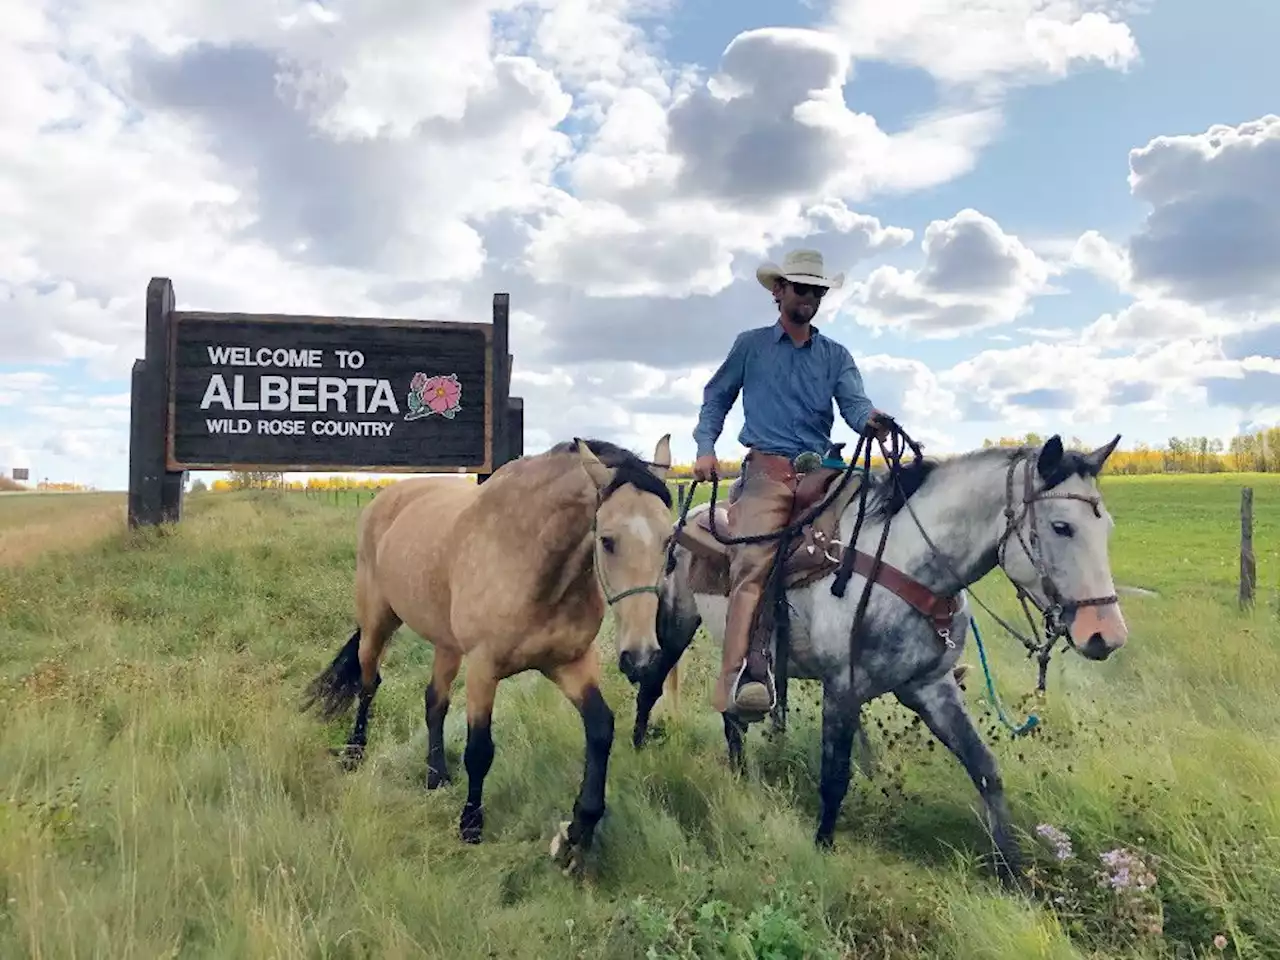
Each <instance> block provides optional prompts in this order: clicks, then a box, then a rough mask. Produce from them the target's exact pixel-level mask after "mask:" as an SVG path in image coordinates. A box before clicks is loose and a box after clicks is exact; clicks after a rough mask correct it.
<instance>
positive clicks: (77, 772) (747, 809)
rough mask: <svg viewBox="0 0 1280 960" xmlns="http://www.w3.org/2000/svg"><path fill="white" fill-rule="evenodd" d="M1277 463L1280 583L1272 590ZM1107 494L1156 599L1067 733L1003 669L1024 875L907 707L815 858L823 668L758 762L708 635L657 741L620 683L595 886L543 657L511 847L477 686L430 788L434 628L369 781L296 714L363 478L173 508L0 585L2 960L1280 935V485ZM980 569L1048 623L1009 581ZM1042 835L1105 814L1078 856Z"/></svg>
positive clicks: (387, 694) (513, 809)
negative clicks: (568, 865)
mask: <svg viewBox="0 0 1280 960" xmlns="http://www.w3.org/2000/svg"><path fill="white" fill-rule="evenodd" d="M1242 483H1252V484H1253V486H1254V487H1255V490H1256V497H1255V510H1256V512H1257V532H1256V541H1257V545H1258V548H1259V557H1258V567H1259V582H1260V585H1261V591H1260V596H1259V606H1258V608H1257V609H1256V610H1254V611H1251V612H1245V613H1241V612H1239V611H1237V610H1236V608H1235V580H1234V577H1235V573H1236V569H1237V563H1238V561H1237V557H1236V550H1237V545H1238V524H1239V521H1238V496H1239V494H1238V490H1239V486H1240V485H1241V484H1242ZM1104 490H1105V494H1106V497H1107V500H1108V505H1109V507H1110V508H1111V510H1112V512H1113V513H1114V515H1115V516H1116V520H1117V524H1118V526H1117V530H1116V533H1115V537H1114V541H1113V548H1112V560H1113V569H1114V571H1115V574H1116V577H1117V579H1118V580H1119V581H1120V582H1121V583H1123V584H1130V585H1137V586H1142V587H1147V588H1149V589H1151V590H1154V591H1156V592H1157V593H1158V596H1126V597H1125V598H1124V602H1125V613H1126V616H1127V618H1128V620H1129V624H1130V629H1131V640H1130V643H1129V645H1128V646H1127V647H1126V648H1125V650H1124V651H1122V653H1121V654H1120V655H1118V656H1117V657H1115V658H1113V660H1112V661H1111V662H1108V663H1105V664H1092V663H1087V662H1084V661H1083V660H1081V659H1080V658H1074V657H1067V656H1062V657H1059V658H1058V659H1057V660H1055V662H1054V665H1053V666H1052V668H1051V670H1050V677H1049V691H1048V696H1047V698H1046V702H1045V703H1043V704H1037V705H1036V707H1035V708H1036V710H1037V711H1038V712H1039V713H1040V714H1041V716H1042V719H1043V730H1044V732H1043V733H1042V734H1040V735H1038V736H1036V737H1032V738H1024V739H1021V740H1016V741H1014V740H1010V739H1009V738H1008V736H1007V735H1006V733H1005V732H1004V731H1002V730H1001V729H1000V728H998V726H997V724H996V722H995V721H994V720H993V719H992V717H991V716H990V713H989V711H988V710H987V709H986V705H985V704H984V702H983V701H984V698H983V696H982V692H983V691H982V685H981V684H975V683H973V682H970V683H969V687H970V690H969V693H968V698H969V701H970V704H971V706H972V707H973V709H974V710H975V712H977V713H978V714H979V715H982V716H983V717H984V720H983V723H984V726H985V728H986V730H987V735H988V737H989V739H990V740H991V742H992V743H993V744H994V748H995V750H996V752H997V755H998V756H999V758H1000V762H1001V766H1002V771H1003V774H1004V779H1005V783H1006V788H1007V791H1008V794H1009V799H1010V803H1011V805H1012V807H1013V811H1014V814H1015V817H1016V818H1017V820H1018V823H1019V825H1020V826H1021V828H1022V829H1023V830H1025V831H1026V833H1027V837H1026V839H1025V840H1024V843H1025V844H1026V846H1027V848H1028V849H1029V850H1030V851H1032V852H1034V854H1035V866H1036V873H1035V885H1034V888H1033V890H1032V892H1031V893H1030V894H1028V895H1023V896H1013V895H1010V894H1007V893H1005V892H1003V891H1001V890H1000V889H999V887H998V886H996V885H995V884H994V883H993V882H992V881H991V880H990V879H989V878H988V876H987V875H986V874H985V873H984V872H983V871H982V870H981V869H980V867H979V866H978V864H977V857H978V855H980V854H982V853H983V852H985V851H986V849H987V844H986V839H985V837H984V835H983V832H982V829H981V827H980V825H979V821H978V819H977V815H976V796H975V793H974V791H973V788H972V786H971V785H970V784H969V782H968V779H967V777H966V776H965V774H964V773H963V771H962V770H961V768H960V767H959V765H958V764H957V763H956V762H955V761H954V760H953V759H952V758H951V757H950V756H949V755H948V754H946V753H945V751H944V750H942V749H941V748H940V747H938V746H936V745H932V746H931V741H930V740H929V738H928V737H927V736H926V735H924V734H923V733H922V731H921V729H920V727H919V726H918V725H916V724H913V723H911V720H910V717H909V715H907V714H906V712H905V711H903V710H901V709H900V708H898V707H896V705H893V704H891V703H889V702H880V703H877V704H876V705H875V706H874V707H873V708H872V709H871V711H870V714H869V717H868V720H867V722H868V726H869V729H870V732H871V736H872V741H873V743H874V744H875V745H876V749H877V752H878V766H877V771H876V774H875V777H874V778H873V779H871V780H867V779H865V778H863V777H861V776H858V777H855V781H854V784H853V786H852V788H851V790H850V794H849V798H848V800H847V802H846V804H845V808H844V812H843V815H842V817H841V820H840V824H839V828H838V832H837V841H836V849H835V851H834V852H832V853H820V852H818V851H817V850H815V849H814V848H813V844H812V832H813V826H814V817H815V813H816V785H817V771H818V767H819V755H818V754H819V744H818V710H817V704H818V694H817V691H816V690H815V689H813V688H812V687H811V686H810V685H808V684H803V683H796V684H795V685H794V687H793V691H792V702H793V704H794V706H795V709H794V713H795V718H794V719H793V721H792V723H791V726H790V730H789V733H788V734H787V736H786V738H785V739H784V740H780V741H774V742H771V741H770V740H769V739H768V738H767V736H766V734H765V733H764V732H761V731H760V730H759V728H755V729H754V731H753V733H752V734H751V735H750V737H749V740H748V748H747V752H748V761H749V775H748V777H747V779H746V780H745V781H742V782H739V781H735V780H734V779H733V778H732V777H731V776H730V775H729V773H728V772H727V769H726V766H725V763H724V743H723V737H722V733H721V728H720V723H719V719H718V717H716V716H715V715H714V714H713V713H712V712H711V710H710V707H709V704H708V695H709V690H710V682H711V677H712V673H713V669H714V657H715V653H714V651H712V650H710V649H709V648H708V647H709V645H708V644H706V642H705V640H700V642H698V643H697V644H695V647H694V650H693V652H692V653H691V655H690V657H689V658H687V661H686V662H687V663H688V670H687V672H686V674H685V687H684V692H683V695H682V707H681V710H680V712H679V713H678V714H673V713H672V712H671V711H670V710H666V711H665V712H663V711H662V708H660V713H661V722H662V727H661V730H660V731H659V735H658V736H657V738H656V740H655V742H654V743H653V744H652V745H651V746H649V747H647V748H646V749H645V750H644V751H641V752H639V753H637V752H635V751H633V750H632V749H631V747H630V744H629V739H628V737H627V735H626V734H627V732H628V731H629V728H630V722H631V719H632V717H633V716H634V694H633V693H632V691H631V690H630V689H629V687H628V686H627V685H626V683H625V681H623V680H622V679H621V677H620V676H618V675H617V673H616V671H614V670H612V669H610V670H609V671H608V673H607V675H606V696H607V697H608V699H609V701H610V703H611V704H612V705H613V707H614V709H615V711H616V712H617V714H618V718H619V736H618V738H617V741H616V743H615V747H614V754H613V762H612V764H611V767H610V781H609V794H608V799H609V812H608V814H607V816H606V819H605V821H604V823H603V825H602V829H601V831H600V835H599V849H598V851H597V856H596V858H595V860H594V861H593V863H592V865H591V872H590V874H589V875H588V877H587V878H586V880H585V881H584V882H583V883H581V884H578V883H574V882H572V881H570V880H569V879H567V878H565V877H564V876H562V875H561V874H560V873H559V872H558V871H557V870H556V869H555V867H554V865H553V864H552V863H551V862H550V860H549V859H548V857H547V855H546V851H547V844H548V841H549V839H550V836H551V834H552V832H553V830H554V828H555V825H556V824H557V822H558V821H559V820H560V819H562V818H565V817H566V815H567V812H568V810H569V807H570V805H571V803H572V799H573V795H574V792H575V791H576V789H577V784H578V779H579V777H580V772H581V756H582V733H581V725H580V722H579V721H578V718H577V717H576V715H575V714H574V713H573V711H572V709H571V708H570V706H569V705H568V704H567V703H566V702H565V701H564V700H563V698H562V697H561V696H560V694H559V693H558V692H556V691H555V690H554V689H553V688H552V687H551V685H550V684H549V683H547V682H546V681H544V680H542V679H541V678H538V677H534V676H527V677H522V678H519V679H516V680H514V681H508V682H506V683H504V684H503V685H502V686H501V687H500V689H499V692H498V698H497V703H496V707H495V716H494V738H495V742H496V748H497V753H496V758H495V762H494V766H493V771H492V773H491V775H490V777H489V780H488V782H487V789H486V842H485V843H484V844H482V845H481V846H479V847H468V846H464V845H463V844H461V843H460V842H459V841H458V840H457V833H456V823H457V816H458V812H459V810H460V808H461V803H462V796H463V791H464V789H465V777H464V776H463V775H462V774H463V768H462V766H461V756H460V754H461V749H462V745H463V742H464V737H465V723H464V716H463V713H464V711H463V706H462V700H463V697H462V686H461V685H462V680H461V678H460V679H459V685H458V688H457V689H458V693H457V695H456V697H455V705H454V708H453V709H452V710H451V712H450V715H449V719H448V723H447V724H446V736H447V738H448V751H447V752H448V755H449V761H450V763H451V765H452V766H453V769H454V770H455V782H454V785H453V786H451V787H448V788H446V789H443V790H440V791H436V792H433V793H430V794H428V793H427V792H426V791H425V790H424V789H423V786H422V784H423V778H424V775H425V735H424V730H423V720H422V691H423V687H424V684H425V683H426V681H427V679H428V677H429V675H430V662H431V649H430V647H429V646H428V645H427V644H425V643H423V642H421V641H420V640H419V639H418V638H416V637H415V636H413V635H412V634H411V633H408V632H407V631H402V632H401V634H400V635H399V636H398V637H397V638H396V639H395V641H394V642H393V644H392V647H391V650H390V652H389V654H388V658H387V661H386V665H385V668H384V670H383V677H384V683H383V686H382V688H381V690H380V691H379V694H378V700H377V703H376V705H375V708H374V717H373V723H372V728H371V744H370V756H369V760H368V762H367V763H366V765H365V766H364V767H363V768H362V769H361V770H360V771H359V772H357V773H354V774H344V773H341V772H340V771H339V770H338V769H337V768H336V766H335V764H334V762H333V758H332V757H331V756H330V755H329V753H328V748H329V747H330V746H332V745H335V744H338V743H340V742H341V741H342V739H343V737H344V736H345V734H346V724H345V723H335V724H333V725H331V726H322V725H321V724H319V723H318V722H317V721H315V720H314V719H312V718H310V717H307V716H302V715H299V714H298V713H297V711H296V709H295V706H296V704H297V702H298V700H299V695H300V692H301V689H302V687H303V685H304V683H305V681H306V680H307V679H308V678H309V677H310V676H311V675H313V674H314V673H315V672H316V671H317V670H319V669H320V668H321V667H322V666H323V665H324V663H326V662H327V660H328V659H329V658H330V657H331V656H332V654H333V652H334V650H335V649H336V647H337V646H338V645H339V644H340V643H341V642H342V641H343V640H344V639H345V637H346V636H347V634H348V633H349V631H350V620H351V602H350V592H351V574H352V570H353V567H354V550H353V529H354V526H353V525H354V520H355V515H356V508H355V506H354V503H355V501H354V499H352V500H350V501H346V500H339V502H337V503H335V502H334V501H332V500H313V499H308V498H307V497H305V496H304V495H298V494H281V493H264V492H252V491H249V492H243V493H232V494H218V495H212V494H210V495H201V496H195V497H192V498H191V499H190V501H189V504H188V508H187V514H186V518H185V519H184V521H183V523H182V524H181V525H180V526H179V527H178V528H176V529H174V530H171V531H167V532H159V531H146V532H142V533H138V534H132V535H123V534H117V535H114V536H112V537H110V538H108V539H107V540H105V541H101V542H98V543H96V544H94V545H92V546H88V547H78V548H77V549H76V550H75V551H74V552H69V553H62V554H51V555H47V556H45V557H44V558H42V559H41V560H39V561H37V562H35V563H30V564H25V565H22V566H19V567H16V568H12V569H4V570H0V637H3V639H4V644H3V647H0V684H2V686H0V690H2V692H0V697H2V698H3V701H2V702H0V707H3V709H4V723H5V725H4V733H3V736H0V956H3V957H6V958H8V957H42V958H43V957H63V956H67V957H71V956H75V957H81V956H86V957H87V956H103V957H159V956H201V957H203V956H214V957H224V956H225V957H259V956H264V957H265V956H271V957H276V956H284V957H294V956H296V957H366V956H377V957H423V956H427V957H481V958H485V957H497V956H500V957H553V956H569V957H591V958H597V957H609V958H611V960H612V958H628V957H636V958H641V957H695V956H697V957H719V956H734V957H761V958H763V957H770V958H774V957H806V958H807V957H895V958H898V957H901V958H907V957H955V958H1010V960H1012V958H1029V957H1047V958H1059V957H1061V958H1068V957H1071V958H1083V957H1091V958H1092V957H1156V956H1168V957H1175V956H1179V957H1181V956H1185V957H1193V956H1194V957H1203V956H1219V955H1224V954H1225V955H1228V956H1248V957H1268V956H1270V957H1274V956H1280V800H1278V799H1277V797H1280V790H1278V789H1277V788H1278V787H1280V755H1278V754H1277V753H1276V751H1275V749H1274V744H1275V743H1276V742H1277V738H1278V735H1280V710H1277V708H1276V706H1275V704H1276V699H1275V691H1276V690H1277V689H1280V621H1278V620H1277V618H1276V617H1275V616H1274V614H1273V608H1272V604H1273V603H1274V599H1275V598H1274V590H1275V588H1276V587H1277V586H1280V508H1278V507H1277V504H1278V503H1280V476H1267V477H1253V478H1249V477H1246V478H1244V479H1242V478H1241V477H1239V476H1232V477H1220V476H1219V477H1190V478H1178V477H1149V478H1146V477H1144V478H1128V477H1110V478H1108V479H1107V480H1106V481H1105V482H1104ZM700 492H705V489H703V490H701V491H700ZM978 589H979V591H980V592H981V593H982V595H983V597H984V599H987V600H988V602H992V603H993V604H995V605H996V606H997V607H998V608H999V609H1000V610H1001V612H1002V613H1004V612H1009V613H1013V612H1014V610H1015V607H1014V605H1013V604H1012V602H1011V597H1010V595H1009V591H1008V589H1007V587H1006V586H1005V585H1004V584H1002V583H1001V581H1000V580H999V579H998V578H997V577H993V578H992V579H991V580H990V581H988V582H985V583H983V584H981V585H980V586H979V588H978ZM982 625H983V627H984V637H985V639H986V640H987V644H988V654H989V656H990V658H991V660H992V662H993V665H994V669H995V671H996V679H997V683H998V685H999V688H1000V691H1001V693H1002V695H1003V696H1004V698H1005V700H1006V703H1007V705H1008V706H1009V708H1010V709H1012V710H1014V711H1015V712H1016V711H1018V710H1024V709H1027V708H1028V705H1026V704H1023V703H1022V702H1021V697H1020V695H1021V694H1022V693H1023V692H1024V691H1027V690H1029V689H1030V688H1031V687H1032V686H1033V684H1034V664H1032V663H1028V662H1027V661H1026V660H1025V659H1024V657H1023V655H1022V653H1021V647H1020V646H1019V645H1018V644H1017V643H1016V642H1015V641H1012V640H1010V639H1007V638H1005V637H1003V636H1002V635H1001V633H1000V631H999V629H998V628H997V627H996V625H995V624H994V623H990V622H987V621H986V620H983V621H982ZM601 642H602V644H604V645H605V646H606V647H608V646H609V645H610V640H609V636H608V630H607V627H606V630H605V632H604V634H603V635H602V638H601ZM970 659H971V660H972V661H973V662H975V663H976V656H975V655H971V657H970ZM606 662H610V663H611V662H612V660H611V658H607V659H606ZM1042 823H1044V824H1050V825H1052V826H1054V827H1056V828H1058V829H1060V830H1063V831H1065V832H1066V833H1067V834H1069V835H1070V842H1071V851H1070V853H1071V856H1070V857H1069V858H1068V859H1064V860H1059V859H1057V857H1056V856H1055V850H1054V846H1053V844H1052V843H1050V842H1048V841H1046V840H1044V839H1042V838H1039V837H1037V836H1036V835H1035V832H1034V831H1035V828H1036V827H1037V825H1039V824H1042ZM1115 848H1128V849H1131V850H1133V851H1136V852H1137V853H1138V854H1140V855H1141V856H1142V857H1144V858H1145V859H1146V860H1147V861H1148V862H1150V863H1153V865H1154V866H1153V870H1154V874H1155V877H1156V882H1155V886H1154V888H1153V889H1152V890H1151V891H1148V892H1145V893H1136V894H1135V893H1134V892H1133V891H1132V890H1128V891H1115V890H1113V889H1110V888H1104V887H1101V886H1099V885H1098V879H1099V875H1102V874H1105V873H1106V871H1107V868H1106V867H1105V866H1104V864H1103V863H1102V862H1101V861H1100V859H1099V858H1100V856H1101V855H1103V854H1105V853H1107V852H1108V851H1110V850H1112V849H1115ZM1215 937H1222V938H1223V941H1220V942H1222V943H1224V949H1223V950H1222V951H1221V952H1220V951H1219V949H1218V948H1217V947H1215V946H1214V943H1213V941H1214V938H1215Z"/></svg>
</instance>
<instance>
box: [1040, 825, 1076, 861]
mask: <svg viewBox="0 0 1280 960" xmlns="http://www.w3.org/2000/svg"><path fill="white" fill-rule="evenodd" d="M1036 833H1037V834H1039V835H1040V836H1041V837H1043V838H1044V839H1046V840H1048V841H1049V843H1051V844H1052V845H1053V853H1054V856H1056V857H1057V858H1058V859H1059V860H1070V859H1071V856H1072V851H1071V837H1070V836H1068V835H1067V834H1066V833H1065V832H1063V831H1062V830H1059V829H1058V828H1057V827H1055V826H1053V825H1052V824H1048V823H1042V824H1040V825H1039V826H1038V827H1036Z"/></svg>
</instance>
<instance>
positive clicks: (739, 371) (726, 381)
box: [693, 331, 747, 457]
mask: <svg viewBox="0 0 1280 960" xmlns="http://www.w3.org/2000/svg"><path fill="white" fill-rule="evenodd" d="M746 357H747V333H746V332H745V331H744V332H743V333H740V334H738V336H737V338H736V339H735V340H734V341H733V346H732V347H730V348H729V355H728V356H726V357H725V358H724V362H723V363H721V364H720V368H719V369H718V370H716V372H715V373H713V374H712V375H711V379H710V380H708V381H707V385H706V386H705V387H704V388H703V390H702V409H701V410H700V411H699V412H698V425H697V426H696V427H694V429H693V439H694V442H695V443H696V444H697V449H698V456H699V457H705V456H708V455H709V454H713V453H715V452H716V440H718V439H719V438H720V431H721V430H723V429H724V418H725V417H726V416H728V414H729V411H730V410H731V409H733V404H734V401H736V400H737V399H738V392H739V391H740V390H741V389H742V379H743V375H744V372H745V370H746Z"/></svg>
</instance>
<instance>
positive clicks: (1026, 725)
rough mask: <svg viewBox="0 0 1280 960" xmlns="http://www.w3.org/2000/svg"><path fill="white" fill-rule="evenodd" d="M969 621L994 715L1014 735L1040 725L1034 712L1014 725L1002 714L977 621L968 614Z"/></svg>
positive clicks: (1016, 735)
mask: <svg viewBox="0 0 1280 960" xmlns="http://www.w3.org/2000/svg"><path fill="white" fill-rule="evenodd" d="M969 623H970V625H971V626H972V627H973V639H974V640H975V641H976V642H977V644H978V658H979V659H980V660H981V661H982V673H983V675H984V676H985V677H986V678H987V696H989V697H990V698H991V702H992V703H993V704H995V707H996V716H998V717H999V718H1000V722H1001V723H1003V724H1004V725H1005V726H1006V727H1007V728H1008V729H1009V730H1010V731H1011V732H1012V733H1013V735H1014V736H1015V737H1020V736H1022V735H1023V734H1024V733H1027V732H1028V731H1030V730H1033V729H1035V728H1036V727H1038V726H1039V725H1040V718H1039V717H1038V716H1036V715H1035V714H1034V713H1033V714H1031V715H1030V716H1029V717H1027V719H1026V720H1024V721H1023V722H1022V723H1021V724H1020V725H1018V726H1016V727H1015V726H1014V725H1013V724H1012V723H1010V722H1009V718H1008V717H1006V716H1005V715H1004V707H1003V706H1001V705H1000V698H999V697H998V696H997V695H996V685H995V682H994V681H993V680H992V679H991V667H989V666H988V665H987V650H986V647H984V646H983V644H982V633H981V631H979V630H978V621H977V619H976V618H974V616H973V615H972V614H970V615H969Z"/></svg>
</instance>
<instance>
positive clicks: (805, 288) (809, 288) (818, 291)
mask: <svg viewBox="0 0 1280 960" xmlns="http://www.w3.org/2000/svg"><path fill="white" fill-rule="evenodd" d="M788 282H789V283H791V282H790V281H788ZM791 289H792V290H794V291H795V292H796V295H797V296H801V297H803V296H805V295H806V294H809V293H812V294H813V295H814V296H815V297H817V298H818V299H819V300H821V299H822V296H823V294H825V293H826V292H827V288H826V287H822V286H818V285H817V284H813V283H791Z"/></svg>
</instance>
